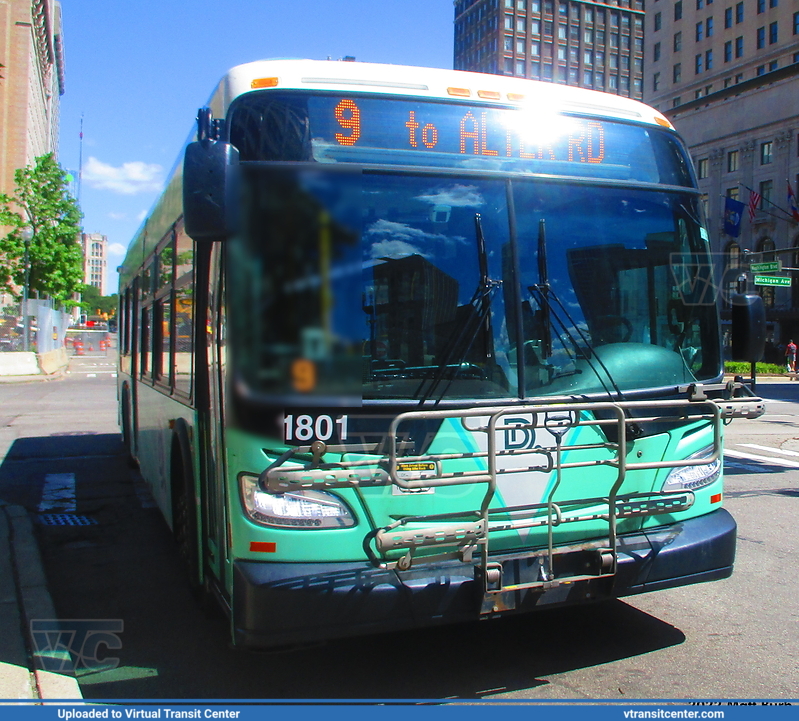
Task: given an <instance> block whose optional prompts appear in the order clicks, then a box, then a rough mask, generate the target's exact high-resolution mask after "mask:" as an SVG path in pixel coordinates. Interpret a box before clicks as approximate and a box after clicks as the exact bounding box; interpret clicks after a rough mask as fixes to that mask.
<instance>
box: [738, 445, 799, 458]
mask: <svg viewBox="0 0 799 721" xmlns="http://www.w3.org/2000/svg"><path fill="white" fill-rule="evenodd" d="M736 445H738V446H741V447H742V448H754V449H755V450H756V451H771V452H772V453H782V455H784V456H799V453H797V452H796V451H784V450H782V448H772V447H771V446H759V445H757V443H736Z"/></svg>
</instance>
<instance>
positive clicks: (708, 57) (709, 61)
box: [705, 50, 713, 95]
mask: <svg viewBox="0 0 799 721" xmlns="http://www.w3.org/2000/svg"><path fill="white" fill-rule="evenodd" d="M712 69H713V51H712V50H706V51H705V70H712ZM705 95H707V93H705Z"/></svg>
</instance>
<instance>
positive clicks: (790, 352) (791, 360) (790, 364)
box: [785, 340, 796, 373]
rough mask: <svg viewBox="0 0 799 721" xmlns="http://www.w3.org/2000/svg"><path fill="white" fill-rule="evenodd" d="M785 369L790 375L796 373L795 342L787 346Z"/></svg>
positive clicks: (789, 342)
mask: <svg viewBox="0 0 799 721" xmlns="http://www.w3.org/2000/svg"><path fill="white" fill-rule="evenodd" d="M785 368H786V370H787V371H788V373H796V343H794V342H793V340H789V341H788V345H787V346H785Z"/></svg>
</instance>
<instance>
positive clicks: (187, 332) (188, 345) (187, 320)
mask: <svg viewBox="0 0 799 721" xmlns="http://www.w3.org/2000/svg"><path fill="white" fill-rule="evenodd" d="M183 280H184V282H186V284H185V285H183V286H181V287H180V288H177V289H176V290H175V341H174V343H173V344H172V349H173V353H172V377H173V379H174V384H175V390H176V391H177V392H178V393H180V394H182V395H186V396H188V395H190V394H191V375H192V356H193V353H192V351H193V348H194V342H193V341H194V293H193V288H192V284H191V281H192V277H191V275H185V276H183Z"/></svg>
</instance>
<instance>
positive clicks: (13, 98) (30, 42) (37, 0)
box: [0, 0, 64, 307]
mask: <svg viewBox="0 0 799 721" xmlns="http://www.w3.org/2000/svg"><path fill="white" fill-rule="evenodd" d="M63 93H64V52H63V45H62V36H61V6H60V4H59V3H58V2H56V1H55V0H0V193H7V194H12V193H13V191H14V187H15V183H14V171H15V170H16V169H17V168H23V167H25V166H26V165H31V164H32V163H33V161H34V159H35V158H36V157H38V156H40V155H45V154H47V153H50V152H56V151H57V148H58V125H59V102H60V97H61V95H63ZM2 232H3V229H2V228H0V233H2ZM11 302H12V298H11V296H10V295H8V294H3V293H0V307H2V306H4V305H8V304H10V303H11Z"/></svg>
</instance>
